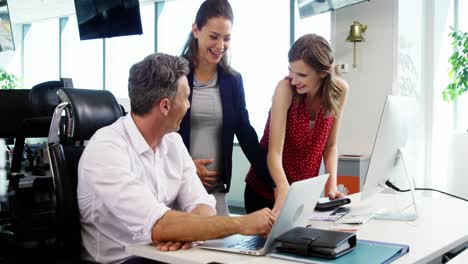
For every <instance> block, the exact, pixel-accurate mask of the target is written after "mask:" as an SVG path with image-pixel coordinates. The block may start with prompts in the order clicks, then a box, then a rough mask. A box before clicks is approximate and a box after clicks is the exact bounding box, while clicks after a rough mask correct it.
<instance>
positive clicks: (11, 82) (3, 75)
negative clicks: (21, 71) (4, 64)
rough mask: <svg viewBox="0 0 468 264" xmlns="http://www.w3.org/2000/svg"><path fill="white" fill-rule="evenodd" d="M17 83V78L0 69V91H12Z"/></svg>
mask: <svg viewBox="0 0 468 264" xmlns="http://www.w3.org/2000/svg"><path fill="white" fill-rule="evenodd" d="M17 81H18V78H16V76H15V75H13V74H9V73H8V72H7V71H5V69H3V68H1V67H0V89H2V90H3V89H14V88H15V87H16V85H17Z"/></svg>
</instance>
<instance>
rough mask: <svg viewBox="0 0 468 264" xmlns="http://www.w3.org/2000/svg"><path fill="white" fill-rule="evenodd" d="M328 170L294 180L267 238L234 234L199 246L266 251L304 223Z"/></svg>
mask: <svg viewBox="0 0 468 264" xmlns="http://www.w3.org/2000/svg"><path fill="white" fill-rule="evenodd" d="M327 179H328V174H325V175H320V176H317V177H314V178H311V179H307V180H303V181H298V182H294V183H293V184H292V185H291V186H290V188H289V192H288V194H287V196H286V200H285V202H284V205H283V208H282V209H281V212H280V213H279V216H278V218H277V219H276V222H275V224H274V225H273V228H272V229H271V232H270V234H269V235H268V238H264V237H261V236H244V235H233V236H229V237H226V238H223V239H216V240H207V241H204V242H202V243H201V244H200V245H199V246H198V247H200V248H204V249H212V250H219V251H227V252H234V253H241V254H248V255H258V256H261V255H265V254H266V253H268V252H269V251H270V249H271V248H273V247H274V246H275V244H276V238H277V237H279V236H280V235H282V234H283V233H285V232H286V231H289V230H290V229H292V228H294V227H297V226H305V225H306V224H307V222H308V218H309V216H310V215H311V214H312V212H313V211H314V208H315V205H316V204H317V200H318V199H319V198H320V195H321V193H322V191H323V189H324V187H325V183H326V181H327Z"/></svg>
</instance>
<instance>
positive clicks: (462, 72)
mask: <svg viewBox="0 0 468 264" xmlns="http://www.w3.org/2000/svg"><path fill="white" fill-rule="evenodd" d="M452 30H453V29H452ZM449 36H451V37H452V39H453V42H452V46H453V48H454V52H453V54H452V56H450V58H449V62H450V65H451V69H450V71H449V81H450V83H449V84H448V85H447V88H445V90H444V91H443V92H442V96H443V98H444V100H445V101H447V102H450V101H453V100H455V99H456V98H457V97H458V96H460V95H461V94H463V93H464V92H466V90H468V32H461V31H452V32H451V33H450V34H449Z"/></svg>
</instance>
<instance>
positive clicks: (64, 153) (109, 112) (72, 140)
mask: <svg viewBox="0 0 468 264" xmlns="http://www.w3.org/2000/svg"><path fill="white" fill-rule="evenodd" d="M57 94H58V96H59V98H60V100H61V103H60V104H59V105H58V106H57V108H56V109H55V112H54V115H53V118H52V123H51V126H50V131H49V143H48V153H49V159H50V164H51V169H52V175H53V178H54V185H55V193H56V204H57V207H56V212H57V245H58V248H59V251H58V252H59V253H60V254H61V255H62V256H66V257H67V259H70V258H71V259H72V260H75V261H79V260H80V253H81V233H80V216H79V209H78V201H77V196H76V195H77V192H76V191H77V190H76V189H77V184H78V162H79V160H80V157H81V154H82V153H83V150H84V148H85V146H84V143H83V142H84V141H85V140H88V139H89V138H90V137H91V136H92V135H93V134H94V132H96V130H98V129H99V128H101V127H104V126H107V125H110V124H112V123H113V122H114V121H116V120H117V119H118V118H119V117H121V116H122V115H123V111H122V108H121V106H120V105H119V104H118V103H117V100H116V99H115V97H114V96H113V95H112V94H111V93H110V92H109V91H104V90H85V89H60V90H59V91H58V92H57ZM63 111H65V112H66V122H65V123H66V125H65V133H66V135H65V138H66V139H65V141H61V140H60V136H59V131H60V130H61V129H60V124H61V122H60V118H61V116H62V112H63Z"/></svg>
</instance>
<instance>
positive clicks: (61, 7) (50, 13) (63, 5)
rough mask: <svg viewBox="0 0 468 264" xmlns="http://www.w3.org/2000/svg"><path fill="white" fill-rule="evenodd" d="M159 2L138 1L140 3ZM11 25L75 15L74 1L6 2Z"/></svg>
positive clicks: (10, 0) (38, 0)
mask: <svg viewBox="0 0 468 264" xmlns="http://www.w3.org/2000/svg"><path fill="white" fill-rule="evenodd" d="M157 1H159V0H140V4H141V3H148V2H157ZM8 7H9V9H10V19H11V21H12V23H14V24H17V23H28V22H32V21H36V20H42V19H46V18H53V17H62V16H69V15H71V14H75V4H74V0H8Z"/></svg>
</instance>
